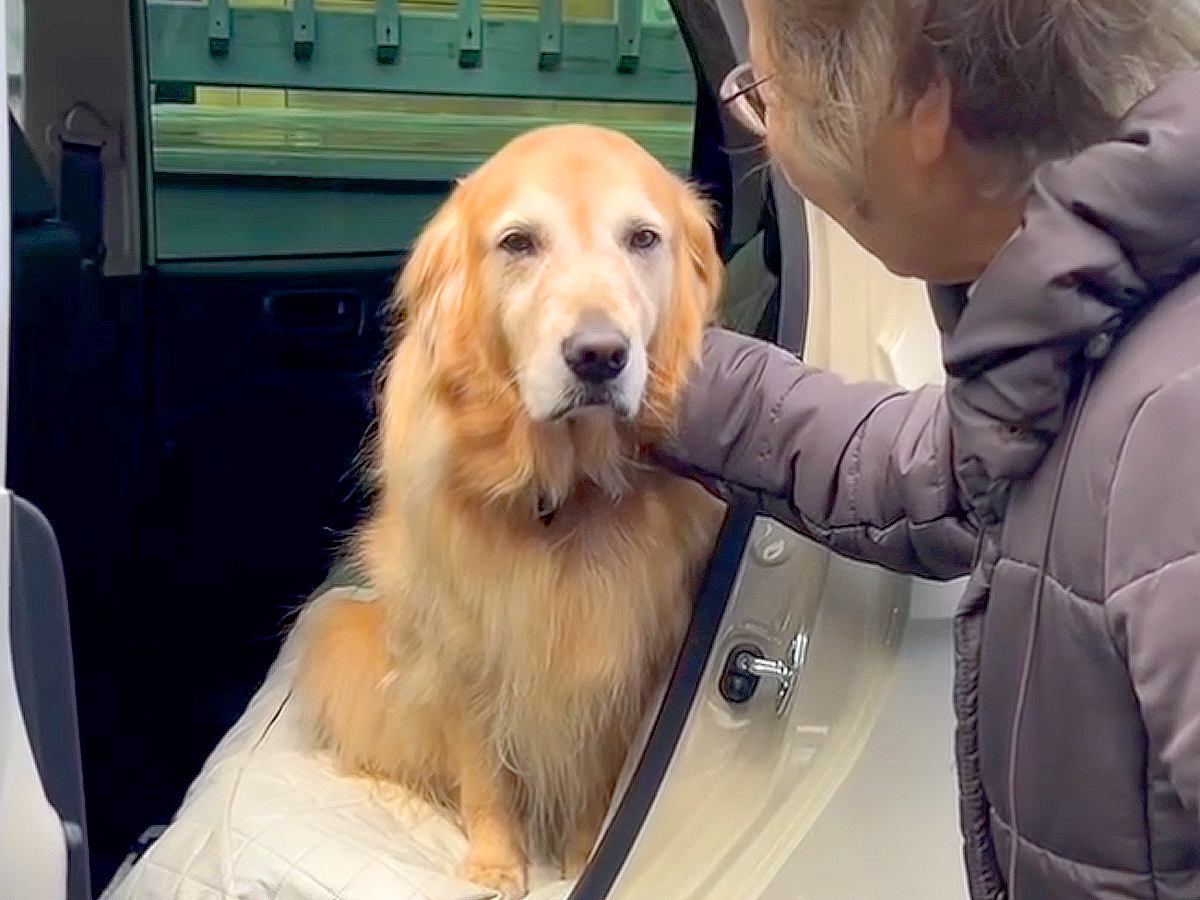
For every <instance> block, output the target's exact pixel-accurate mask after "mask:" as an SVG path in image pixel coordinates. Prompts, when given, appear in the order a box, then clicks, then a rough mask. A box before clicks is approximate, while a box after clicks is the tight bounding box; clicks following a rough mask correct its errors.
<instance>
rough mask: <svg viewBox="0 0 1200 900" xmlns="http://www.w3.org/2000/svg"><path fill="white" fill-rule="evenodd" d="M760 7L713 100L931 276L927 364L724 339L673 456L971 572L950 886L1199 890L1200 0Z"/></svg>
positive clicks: (834, 532) (809, 522) (930, 569)
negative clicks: (862, 380)
mask: <svg viewBox="0 0 1200 900" xmlns="http://www.w3.org/2000/svg"><path fill="white" fill-rule="evenodd" d="M749 17H750V33H751V41H750V44H751V47H750V51H751V52H750V56H751V62H750V64H749V65H748V66H744V67H742V68H741V69H738V70H735V71H734V72H732V73H731V74H730V78H729V79H728V80H727V81H726V84H725V88H724V91H723V94H724V98H723V99H724V100H725V101H726V103H728V104H729V105H730V106H731V107H732V109H733V110H734V111H735V112H736V113H737V114H738V116H739V118H741V120H742V121H743V123H744V125H745V126H746V127H747V128H749V129H751V130H753V131H754V132H755V133H756V134H757V135H759V136H760V137H761V138H763V139H764V140H765V142H766V144H767V147H768V148H769V150H770V152H771V154H772V155H773V157H774V158H775V160H776V162H777V163H778V164H779V166H780V167H781V168H782V170H783V172H784V173H786V175H787V177H788V178H789V180H790V181H791V182H792V184H793V185H794V186H795V187H796V189H797V190H799V191H800V192H801V193H802V194H804V195H805V196H806V197H807V198H809V199H810V200H811V201H812V202H814V203H816V204H818V205H819V206H821V207H822V208H823V209H825V210H826V211H827V212H828V213H830V214H831V215H832V216H833V217H834V218H835V219H837V220H838V221H839V222H840V223H841V224H842V225H843V226H844V227H845V228H846V229H847V230H848V231H849V232H850V233H851V234H852V235H853V236H854V237H856V238H857V239H858V240H859V241H860V242H861V243H862V244H863V246H865V247H866V248H867V249H869V250H870V251H871V252H872V253H873V254H875V255H876V256H878V257H879V259H881V260H882V261H883V262H884V263H885V264H886V265H887V266H888V267H889V268H890V269H891V270H893V271H894V272H897V273H900V274H904V275H914V276H920V277H922V278H924V279H926V280H928V281H929V282H930V283H931V285H932V286H933V287H932V289H931V297H932V303H933V306H934V312H935V316H936V319H937V322H938V324H939V327H940V329H941V330H942V332H943V349H944V362H945V367H946V371H947V373H948V381H947V386H946V387H945V388H944V389H942V388H929V389H925V390H920V391H915V392H908V393H906V392H902V391H899V390H896V389H894V388H891V387H888V386H884V385H878V384H858V385H849V384H844V383H842V382H841V381H839V379H837V378H836V377H834V376H832V375H830V374H827V373H824V372H820V371H817V370H814V369H812V368H810V367H808V366H805V365H804V364H803V363H802V362H800V361H798V360H796V359H794V358H792V357H791V356H789V355H788V354H786V353H784V352H782V351H779V350H776V349H774V348H772V347H769V346H767V345H765V344H760V343H757V342H755V341H753V340H751V339H749V338H742V337H739V336H737V335H734V334H732V333H729V332H722V331H714V332H712V333H711V334H710V335H709V336H708V339H707V342H706V347H705V356H704V360H703V366H702V369H701V372H700V373H699V376H698V378H697V382H696V383H695V385H694V387H693V389H692V391H691V394H690V399H689V400H688V402H687V404H686V410H685V414H684V417H683V421H682V422H681V426H680V431H679V442H678V446H676V447H675V448H673V450H672V451H671V452H672V455H673V456H674V457H675V458H676V459H675V462H676V463H678V464H683V465H684V466H685V467H686V468H687V469H688V470H689V471H691V472H692V473H693V474H695V475H697V476H698V477H700V478H702V479H706V480H711V479H715V480H719V481H722V482H725V483H728V484H734V485H738V486H740V487H742V488H747V489H750V490H752V491H753V492H755V493H756V494H757V496H758V497H759V498H760V502H761V504H762V506H763V508H764V509H765V510H766V511H768V512H770V513H772V514H774V515H776V516H778V517H779V518H781V519H783V520H785V521H788V522H790V523H792V524H793V525H795V526H797V527H798V528H800V529H802V530H803V531H804V532H805V533H807V534H809V535H812V536H813V537H815V538H816V539H818V540H821V541H823V542H825V543H827V544H828V545H829V546H831V547H832V548H834V549H835V550H837V551H839V552H841V553H844V554H847V555H850V556H854V557H856V558H859V559H864V560H869V561H873V562H876V563H880V564H882V565H885V566H888V567H890V568H894V569H897V570H902V571H905V572H910V573H915V574H920V575H926V576H932V577H938V578H951V577H955V576H959V575H962V574H966V573H968V572H969V573H970V575H971V578H970V582H969V587H968V588H967V592H966V596H965V597H964V599H963V601H962V603H961V606H960V608H959V610H958V612H957V615H956V627H955V633H956V634H955V636H956V647H955V662H956V670H957V671H956V681H955V690H954V703H955V706H956V708H957V715H958V730H957V736H956V744H957V755H958V777H959V783H960V792H961V817H962V829H963V837H964V845H965V859H966V866H967V871H968V881H969V885H970V891H971V896H972V897H973V898H988V900H994V898H1008V900H1014V898H1019V900H1074V898H1093V897H1097V898H1118V897H1120V898H1147V900H1149V898H1160V900H1196V898H1200V72H1196V71H1189V69H1191V68H1192V67H1194V66H1196V64H1197V62H1196V60H1197V55H1196V47H1197V45H1200V12H1198V10H1197V4H1196V3H1195V0H857V2H856V0H749ZM843 302H846V303H853V302H854V298H853V297H846V298H844V300H843Z"/></svg>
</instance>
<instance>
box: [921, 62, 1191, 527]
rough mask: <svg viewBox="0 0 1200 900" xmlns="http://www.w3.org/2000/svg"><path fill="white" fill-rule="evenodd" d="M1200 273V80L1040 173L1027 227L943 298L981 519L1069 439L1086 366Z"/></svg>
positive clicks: (962, 467)
mask: <svg viewBox="0 0 1200 900" xmlns="http://www.w3.org/2000/svg"><path fill="white" fill-rule="evenodd" d="M1197 271H1200V72H1190V71H1189V72H1184V73H1180V74H1178V75H1176V76H1174V77H1172V78H1171V79H1169V80H1168V81H1167V82H1166V83H1164V84H1163V85H1162V86H1161V87H1160V88H1159V89H1158V90H1157V91H1156V92H1155V93H1154V94H1152V95H1151V96H1150V97H1148V98H1147V99H1145V100H1144V101H1142V103H1140V104H1139V105H1138V106H1137V107H1135V109H1134V110H1133V111H1132V112H1131V113H1130V115H1129V116H1128V117H1127V118H1126V121H1125V123H1124V124H1123V125H1122V127H1121V128H1120V130H1119V132H1118V134H1117V136H1116V137H1115V138H1114V139H1113V140H1112V141H1109V142H1106V143H1103V144H1099V145H1097V146H1095V147H1092V148H1089V149H1088V150H1085V151H1084V152H1082V153H1080V154H1078V155H1077V156H1075V157H1073V158H1071V159H1069V160H1064V161H1061V162H1055V163H1051V164H1048V165H1046V166H1043V167H1042V168H1041V169H1040V170H1039V172H1038V174H1037V177H1036V179H1035V182H1034V186H1033V191H1032V194H1031V197H1030V201H1029V204H1028V206H1027V208H1026V211H1025V216H1024V221H1023V224H1022V226H1021V228H1020V230H1019V231H1018V232H1017V234H1016V235H1015V236H1014V237H1013V239H1012V240H1011V241H1009V243H1008V244H1007V245H1006V246H1005V247H1004V248H1003V249H1002V250H1001V251H1000V253H999V254H998V255H997V256H996V258H995V260H993V262H992V264H991V266H990V267H989V268H988V270H987V271H986V272H985V273H984V275H983V276H982V277H981V278H980V279H979V280H978V281H977V282H976V283H975V286H974V288H973V289H972V292H971V297H970V299H969V300H968V299H967V297H966V292H965V290H964V289H962V288H937V289H935V290H934V292H933V302H934V311H935V315H936V317H937V320H938V324H939V326H940V327H941V328H942V330H943V332H944V341H943V350H944V357H945V365H946V370H947V372H948V374H949V375H950V381H949V390H948V399H949V404H950V412H951V417H952V429H953V432H954V439H955V456H956V460H957V463H958V465H957V470H958V475H959V480H960V487H961V488H962V489H963V492H964V495H965V496H966V497H968V498H969V500H970V505H971V507H972V511H973V512H975V513H976V514H977V516H978V517H979V518H980V519H981V520H983V521H985V522H986V521H995V520H997V519H998V518H999V517H1000V515H1002V513H1003V496H1004V493H1005V490H1006V486H1007V484H1008V483H1010V482H1011V481H1013V480H1017V479H1020V478H1023V477H1026V476H1028V475H1029V474H1031V473H1032V472H1033V471H1034V470H1035V469H1036V468H1037V467H1038V465H1039V464H1040V463H1041V461H1042V458H1043V457H1044V456H1045V454H1046V452H1047V450H1048V449H1049V447H1050V445H1051V444H1052V443H1053V442H1054V440H1055V439H1056V438H1057V436H1058V435H1059V433H1060V432H1061V430H1062V428H1063V422H1064V416H1065V412H1066V409H1067V407H1068V406H1069V404H1070V402H1071V400H1072V399H1073V397H1074V392H1075V390H1076V388H1077V386H1078V382H1079V376H1080V375H1081V373H1082V372H1083V370H1084V369H1085V368H1086V364H1087V360H1088V358H1089V357H1090V358H1093V359H1099V358H1102V357H1103V356H1104V355H1105V354H1106V353H1107V351H1108V349H1109V347H1111V344H1112V341H1113V340H1114V339H1115V338H1116V337H1118V336H1119V334H1120V332H1121V331H1122V330H1123V329H1124V328H1125V327H1127V326H1128V325H1129V324H1131V323H1132V322H1134V321H1135V319H1136V318H1137V316H1138V315H1139V314H1140V313H1142V312H1144V311H1145V310H1147V309H1149V308H1150V307H1151V306H1152V305H1153V303H1154V302H1155V301H1156V300H1157V299H1158V298H1159V297H1161V296H1163V295H1164V294H1165V293H1167V292H1169V291H1170V290H1171V289H1172V288H1174V287H1176V286H1178V285H1179V284H1180V283H1182V282H1183V281H1184V280H1186V279H1188V278H1189V277H1190V276H1192V275H1194V274H1196V273H1197Z"/></svg>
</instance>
